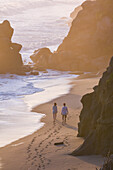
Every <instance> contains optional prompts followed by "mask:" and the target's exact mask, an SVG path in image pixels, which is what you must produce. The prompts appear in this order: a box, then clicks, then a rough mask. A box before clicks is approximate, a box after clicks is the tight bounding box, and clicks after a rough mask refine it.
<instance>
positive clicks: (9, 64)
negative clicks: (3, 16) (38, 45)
mask: <svg viewBox="0 0 113 170" xmlns="http://www.w3.org/2000/svg"><path fill="white" fill-rule="evenodd" d="M13 32H14V30H13V28H12V27H11V26H10V23H9V21H7V20H5V21H4V22H3V23H2V24H0V74H4V73H16V74H23V70H22V69H23V68H22V67H23V62H22V58H21V54H20V53H19V51H20V50H21V48H22V46H21V45H20V44H17V43H12V41H11V38H12V35H13Z"/></svg>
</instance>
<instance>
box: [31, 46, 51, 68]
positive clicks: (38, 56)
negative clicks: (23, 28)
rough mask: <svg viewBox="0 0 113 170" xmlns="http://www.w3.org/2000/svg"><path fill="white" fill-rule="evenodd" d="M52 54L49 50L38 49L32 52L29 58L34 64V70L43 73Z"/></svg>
mask: <svg viewBox="0 0 113 170" xmlns="http://www.w3.org/2000/svg"><path fill="white" fill-rule="evenodd" d="M51 55H52V52H51V51H50V50H49V48H40V49H38V50H35V51H34V54H33V55H31V56H30V58H31V60H32V61H33V62H34V63H35V64H34V69H35V70H39V71H43V70H45V68H48V65H49V62H50V61H51V60H50V57H51Z"/></svg>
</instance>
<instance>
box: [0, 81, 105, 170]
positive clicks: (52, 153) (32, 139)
mask: <svg viewBox="0 0 113 170" xmlns="http://www.w3.org/2000/svg"><path fill="white" fill-rule="evenodd" d="M98 81H99V78H89V79H80V80H73V82H72V84H73V88H72V89H71V90H70V93H69V94H67V95H64V96H62V97H59V98H57V99H55V100H53V101H51V102H48V103H46V104H42V105H40V106H37V107H36V108H34V109H33V111H35V112H38V113H44V114H46V116H45V118H43V119H42V121H43V122H45V125H44V127H43V128H41V129H40V130H38V131H37V132H35V133H33V134H32V135H29V136H27V137H25V138H22V139H20V140H18V141H16V142H13V143H11V144H10V145H7V146H6V147H4V148H1V149H0V157H1V161H2V169H3V170H43V169H45V170H95V169H96V167H97V168H98V167H100V166H101V165H102V164H103V158H102V157H101V156H95V155H94V156H79V157H73V156H70V155H69V154H70V153H71V152H72V151H73V150H75V149H76V148H77V147H79V146H80V145H81V144H82V143H83V139H82V138H77V137H76V136H77V124H78V121H79V114H80V110H81V108H82V105H81V103H80V99H81V97H82V96H83V95H84V94H86V93H89V92H91V91H92V88H93V87H94V86H95V85H96V84H98ZM54 102H56V103H57V104H58V110H59V112H58V116H57V121H56V125H53V120H52V105H53V103H54ZM63 102H66V103H67V106H68V109H69V115H68V120H67V125H64V126H63V125H62V121H61V107H62V103H63ZM56 142H64V145H59V146H56V145H54V143H56Z"/></svg>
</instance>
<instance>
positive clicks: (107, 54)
mask: <svg viewBox="0 0 113 170" xmlns="http://www.w3.org/2000/svg"><path fill="white" fill-rule="evenodd" d="M78 10H79V8H78V9H76V11H77V12H76V13H78V14H77V16H76V17H75V19H74V20H73V22H72V26H71V28H70V31H69V33H68V35H67V37H66V38H65V39H64V40H63V42H62V44H61V45H60V46H59V47H58V49H57V51H56V52H55V53H53V55H51V56H50V57H49V61H48V62H47V64H46V68H52V69H54V66H55V69H59V70H78V71H99V70H101V69H103V68H106V67H107V66H108V64H109V61H110V58H111V56H112V54H113V45H112V44H113V15H112V11H113V1H112V0H104V1H103V0H96V1H85V2H84V3H83V4H82V5H81V8H80V11H79V12H78ZM73 17H74V16H73ZM42 60H43V59H42ZM42 63H43V61H42Z"/></svg>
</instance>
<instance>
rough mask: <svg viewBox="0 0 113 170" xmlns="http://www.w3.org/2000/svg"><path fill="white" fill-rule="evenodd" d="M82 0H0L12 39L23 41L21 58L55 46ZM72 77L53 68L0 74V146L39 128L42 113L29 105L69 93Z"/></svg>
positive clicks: (1, 14) (0, 13)
mask: <svg viewBox="0 0 113 170" xmlns="http://www.w3.org/2000/svg"><path fill="white" fill-rule="evenodd" d="M83 1H84V0H24V1H23V0H0V21H1V22H2V21H3V20H5V19H7V20H9V21H10V23H11V26H12V27H13V28H14V35H13V38H12V41H13V42H17V43H20V44H22V46H23V48H22V50H21V54H22V58H23V61H24V62H25V63H28V62H29V61H30V55H31V54H32V53H33V51H34V50H36V49H39V48H42V47H49V48H50V49H51V50H52V51H54V50H56V49H57V47H58V45H59V44H60V43H61V42H62V40H63V38H64V37H65V36H66V35H67V33H68V31H69V26H68V24H67V22H68V20H69V16H70V13H71V12H72V11H73V10H74V8H75V7H76V6H78V5H80V4H81V3H82V2H83ZM73 77H75V76H74V75H70V74H68V72H60V71H53V70H48V73H42V72H40V74H39V75H38V76H17V75H11V74H6V75H0V147H2V146H5V145H7V144H9V143H11V142H13V141H15V140H17V139H19V138H21V137H24V136H26V135H29V134H31V133H33V132H34V131H35V130H37V129H39V128H41V127H42V126H43V125H44V123H42V122H40V119H41V118H42V117H43V116H44V115H43V114H40V113H39V114H38V113H35V112H30V111H31V109H32V108H33V107H34V106H36V105H39V104H42V103H45V102H47V101H50V100H52V99H54V98H56V97H59V96H61V95H63V94H66V93H68V92H69V90H70V88H71V85H70V84H69V82H70V81H71V79H72V78H73ZM48 94H49V95H48ZM50 110H51V108H50Z"/></svg>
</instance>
